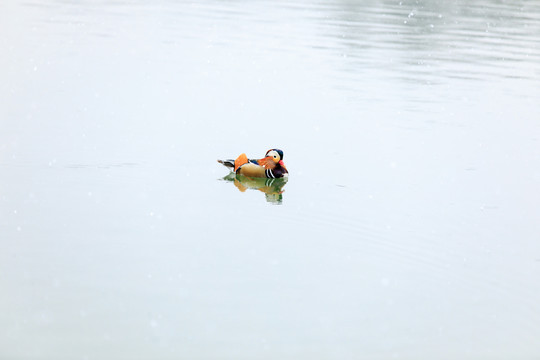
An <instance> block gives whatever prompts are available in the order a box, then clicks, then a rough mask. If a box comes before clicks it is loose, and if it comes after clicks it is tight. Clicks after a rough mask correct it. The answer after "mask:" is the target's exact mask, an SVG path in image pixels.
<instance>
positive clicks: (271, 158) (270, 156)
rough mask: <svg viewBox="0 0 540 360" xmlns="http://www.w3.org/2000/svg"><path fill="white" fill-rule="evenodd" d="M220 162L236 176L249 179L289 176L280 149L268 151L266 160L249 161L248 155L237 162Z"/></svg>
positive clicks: (241, 156) (239, 158) (244, 155)
mask: <svg viewBox="0 0 540 360" xmlns="http://www.w3.org/2000/svg"><path fill="white" fill-rule="evenodd" d="M218 162H219V163H220V164H223V165H225V166H226V167H227V168H229V170H231V171H233V172H235V173H236V174H239V175H244V176H247V177H257V178H270V179H277V178H283V177H288V176H289V172H288V171H287V168H286V167H285V164H284V163H283V151H281V150H279V149H270V150H268V151H267V152H266V155H265V156H264V158H262V159H259V160H253V159H248V157H247V156H246V154H242V155H240V156H239V157H237V158H236V160H218Z"/></svg>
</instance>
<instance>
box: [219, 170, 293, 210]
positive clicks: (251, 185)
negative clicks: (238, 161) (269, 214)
mask: <svg viewBox="0 0 540 360" xmlns="http://www.w3.org/2000/svg"><path fill="white" fill-rule="evenodd" d="M223 180H225V181H229V182H232V183H233V184H234V186H235V187H236V188H237V189H238V190H239V191H240V192H245V191H246V190H248V189H253V190H259V191H261V192H263V193H264V194H265V198H266V201H267V202H269V203H272V204H281V203H282V202H283V192H284V191H285V190H284V189H283V187H284V186H285V184H287V181H288V179H287V178H281V179H266V178H250V177H246V176H243V175H240V174H235V173H233V172H231V173H230V174H229V175H227V176H225V177H224V178H223Z"/></svg>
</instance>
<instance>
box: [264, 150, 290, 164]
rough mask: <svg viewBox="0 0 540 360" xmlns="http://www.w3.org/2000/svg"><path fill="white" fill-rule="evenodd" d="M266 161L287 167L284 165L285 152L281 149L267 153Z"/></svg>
mask: <svg viewBox="0 0 540 360" xmlns="http://www.w3.org/2000/svg"><path fill="white" fill-rule="evenodd" d="M265 159H268V160H271V161H273V162H274V164H279V165H281V166H283V167H285V164H284V163H283V151H282V150H280V149H270V150H268V151H267V152H266V155H265Z"/></svg>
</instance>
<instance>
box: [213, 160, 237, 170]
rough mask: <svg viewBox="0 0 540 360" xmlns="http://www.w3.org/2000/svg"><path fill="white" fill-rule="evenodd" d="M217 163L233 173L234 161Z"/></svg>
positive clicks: (219, 161)
mask: <svg viewBox="0 0 540 360" xmlns="http://www.w3.org/2000/svg"><path fill="white" fill-rule="evenodd" d="M217 162H218V163H220V164H223V166H225V167H227V168H228V169H229V170H231V171H234V160H218V161H217Z"/></svg>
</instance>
